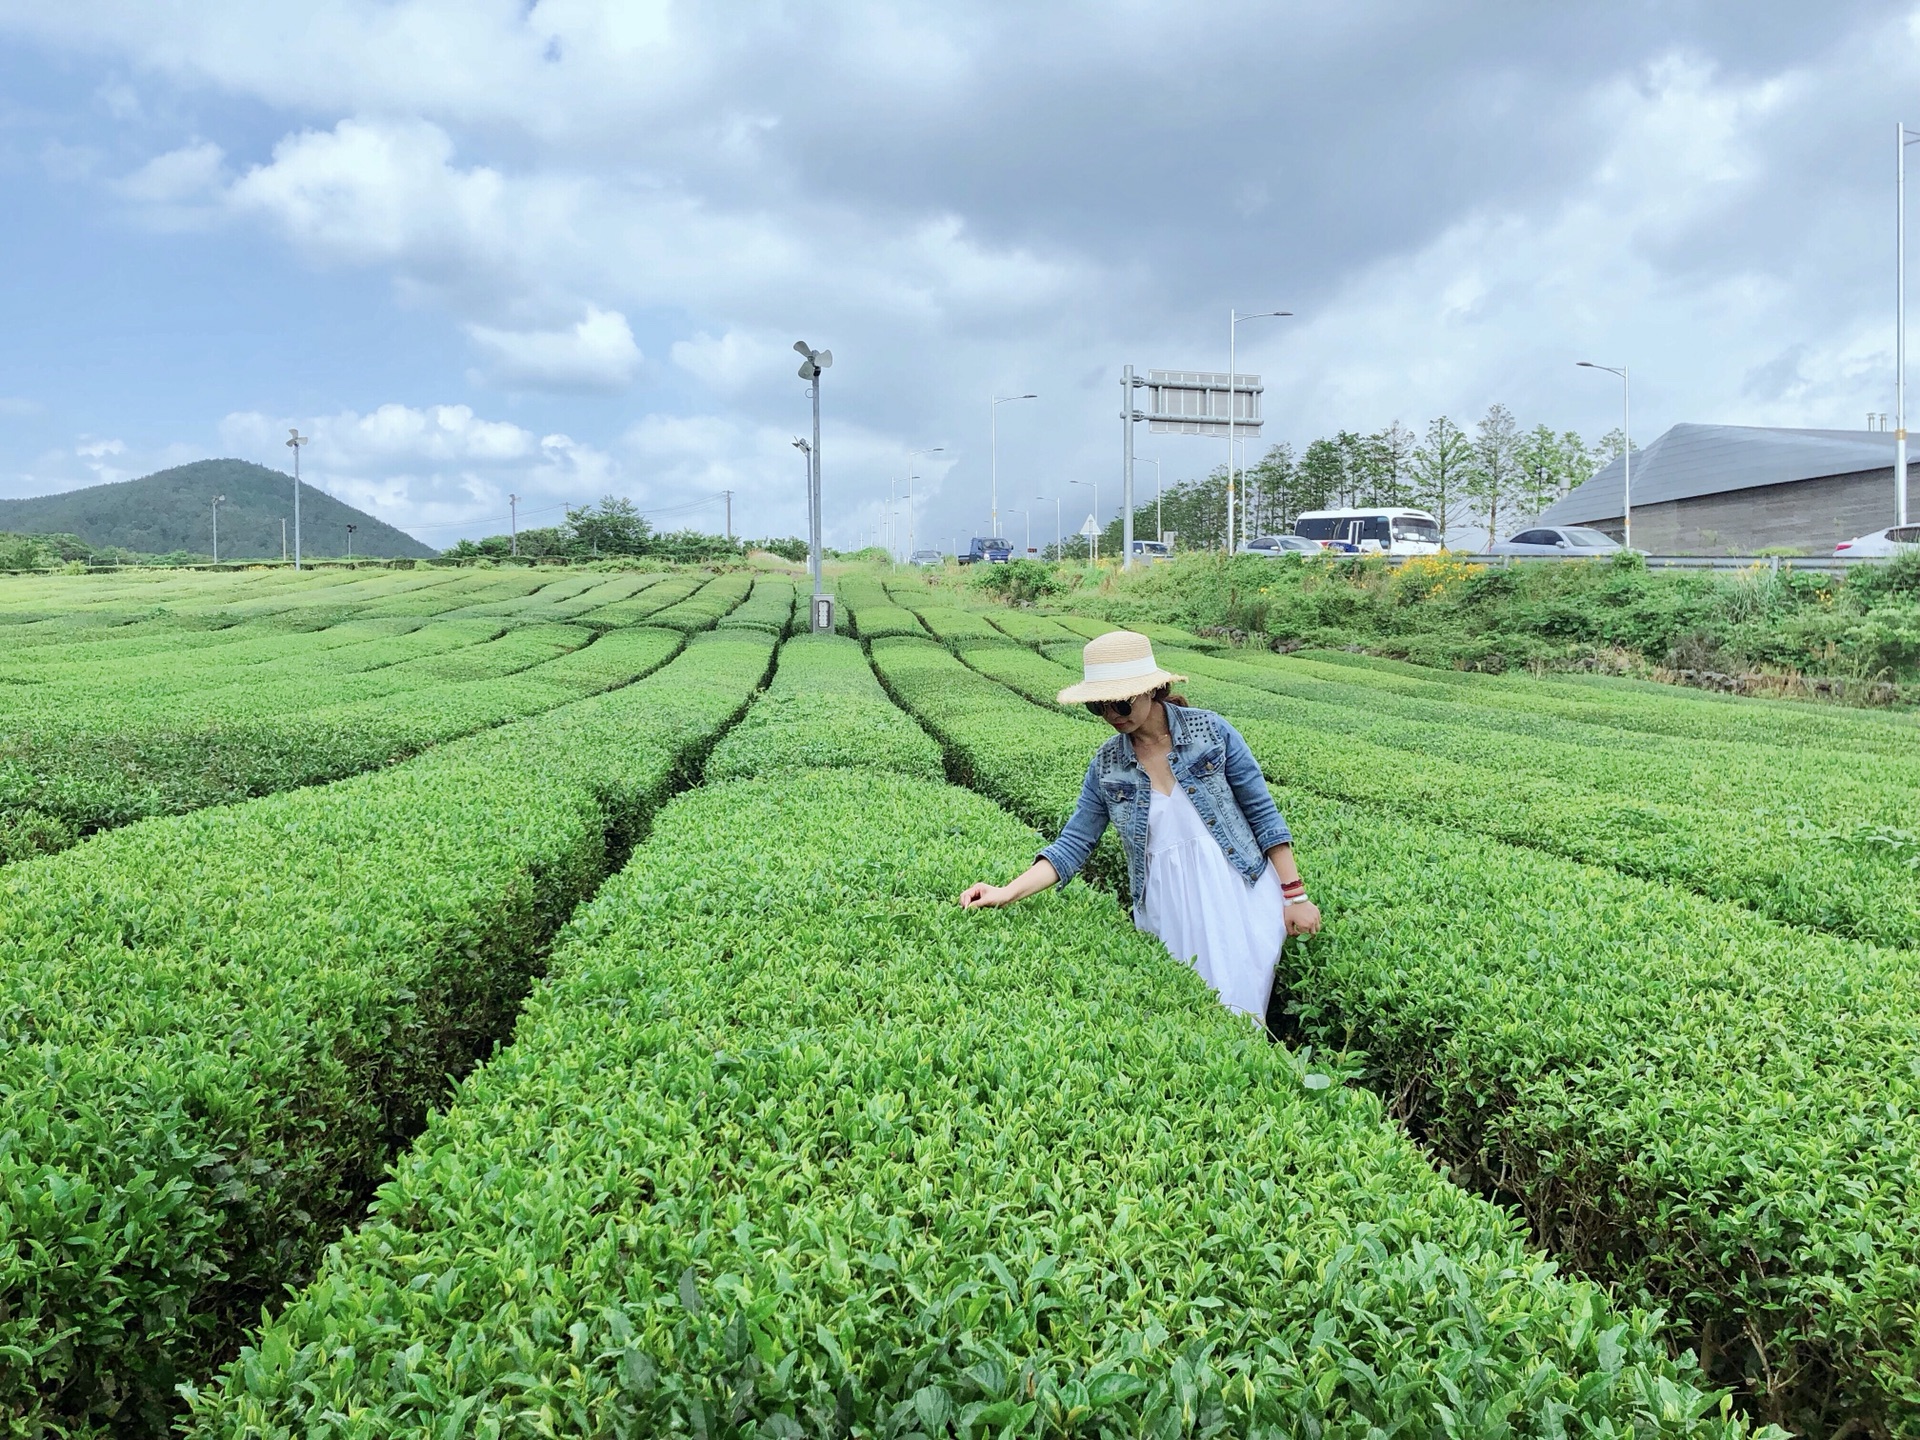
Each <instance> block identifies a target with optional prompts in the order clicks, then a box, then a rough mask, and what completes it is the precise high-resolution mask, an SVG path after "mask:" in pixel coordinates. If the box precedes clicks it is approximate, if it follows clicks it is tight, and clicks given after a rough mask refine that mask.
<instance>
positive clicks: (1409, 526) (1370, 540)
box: [1293, 505, 1440, 555]
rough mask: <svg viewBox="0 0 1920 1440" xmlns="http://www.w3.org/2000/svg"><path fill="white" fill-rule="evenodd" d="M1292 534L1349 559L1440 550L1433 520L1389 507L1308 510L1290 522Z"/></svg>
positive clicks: (1436, 523)
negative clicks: (1362, 556) (1356, 556)
mask: <svg viewBox="0 0 1920 1440" xmlns="http://www.w3.org/2000/svg"><path fill="white" fill-rule="evenodd" d="M1293 533H1294V534H1296V535H1298V536H1301V537H1302V538H1303V539H1307V540H1318V541H1319V542H1320V544H1321V545H1322V546H1323V547H1324V548H1326V549H1328V550H1344V551H1346V552H1347V553H1348V554H1350V555H1432V554H1434V553H1435V552H1436V551H1438V550H1439V548H1440V525H1439V522H1437V521H1436V520H1435V519H1434V518H1433V516H1431V515H1429V514H1428V513H1427V512H1426V511H1424V510H1408V509H1403V508H1401V507H1399V506H1393V505H1386V506H1379V507H1364V508H1357V509H1348V510H1308V511H1305V512H1304V513H1303V514H1302V515H1301V516H1300V518H1299V519H1297V520H1295V521H1294V522H1293Z"/></svg>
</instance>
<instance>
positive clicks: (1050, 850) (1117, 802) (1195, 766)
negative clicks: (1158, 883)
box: [1040, 705, 1293, 906]
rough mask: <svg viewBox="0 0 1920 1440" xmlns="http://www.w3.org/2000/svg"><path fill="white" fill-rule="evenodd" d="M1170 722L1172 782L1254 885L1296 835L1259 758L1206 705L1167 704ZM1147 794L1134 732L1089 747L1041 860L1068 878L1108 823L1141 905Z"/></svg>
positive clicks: (1063, 880)
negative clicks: (1074, 791) (1062, 823)
mask: <svg viewBox="0 0 1920 1440" xmlns="http://www.w3.org/2000/svg"><path fill="white" fill-rule="evenodd" d="M1167 728H1168V730H1170V731H1171V732H1172V735H1173V754H1172V756H1171V760H1170V768H1171V769H1172V771H1173V783H1174V784H1176V785H1178V786H1180V787H1181V788H1182V789H1183V790H1185V791H1186V792H1187V796H1188V798H1189V799H1191V800H1192V801H1193V808H1194V809H1196V810H1198V811H1199V812H1200V818H1201V819H1202V820H1204V821H1206V822H1207V829H1209V830H1210V831H1212V832H1213V837H1214V839H1216V840H1218V841H1219V842H1220V848H1221V849H1222V850H1224V851H1226V852H1227V859H1229V860H1231V861H1232V862H1233V867H1234V869H1236V870H1238V871H1239V872H1240V874H1241V876H1242V878H1244V879H1245V880H1246V882H1247V884H1248V885H1249V886H1251V885H1252V884H1253V883H1254V882H1255V881H1256V880H1258V879H1259V878H1260V876H1261V874H1262V873H1263V872H1264V871H1265V870H1266V868H1267V854H1266V852H1267V850H1268V849H1269V848H1271V847H1272V846H1275V845H1286V844H1290V843H1291V842H1292V840H1293V832H1292V831H1290V830H1288V829H1287V822H1286V821H1285V820H1284V819H1282V818H1281V815H1280V811H1279V808H1278V807H1277V806H1275V805H1274V803H1273V796H1271V795H1270V794H1268V793H1267V782H1266V780H1265V779H1264V778H1263V777H1262V775H1261V774H1260V764H1259V762H1258V761H1257V760H1255V759H1254V758H1253V752H1252V751H1251V750H1249V749H1248V748H1247V742H1246V741H1245V740H1242V739H1241V738H1240V732H1239V731H1238V730H1236V729H1234V728H1233V726H1231V725H1229V724H1228V723H1227V722H1226V721H1225V720H1224V719H1222V718H1221V717H1220V716H1218V715H1216V714H1214V713H1213V712H1212V711H1211V710H1195V709H1191V708H1189V707H1187V706H1182V705H1169V706H1167ZM1152 795H1153V785H1152V782H1151V781H1149V780H1148V779H1147V772H1146V771H1145V770H1143V769H1142V768H1141V767H1140V762H1139V760H1137V759H1136V758H1135V757H1134V753H1133V740H1132V738H1131V737H1130V736H1127V735H1115V736H1114V737H1113V738H1112V739H1110V740H1108V741H1107V742H1106V743H1105V744H1104V745H1102V746H1101V747H1100V748H1099V750H1097V751H1096V752H1095V753H1094V757H1093V762H1092V763H1091V764H1090V765H1088V766H1087V778H1086V782H1085V783H1084V784H1083V785H1081V787H1080V803H1079V804H1078V805H1076V806H1075V807H1074V811H1073V816H1072V818H1071V819H1069V820H1068V821H1067V828H1066V829H1064V830H1062V831H1061V832H1060V838H1059V839H1058V840H1056V841H1054V842H1053V844H1051V845H1049V846H1047V848H1046V849H1044V850H1042V851H1041V852H1040V858H1041V859H1042V860H1046V861H1048V862H1049V863H1051V864H1052V866H1053V868H1054V869H1055V870H1056V871H1058V872H1059V875H1060V881H1061V883H1062V884H1065V883H1066V882H1067V881H1068V880H1069V879H1071V878H1072V877H1073V876H1074V875H1076V874H1078V873H1079V871H1080V868H1081V867H1082V866H1083V865H1085V864H1086V863H1087V859H1088V857H1089V856H1091V855H1092V854H1093V847H1094V845H1095V844H1096V843H1097V842H1098V841H1099V839H1100V834H1101V832H1102V831H1103V830H1105V829H1106V828H1107V825H1108V824H1109V823H1111V824H1112V825H1113V828H1114V829H1115V830H1117V831H1119V832H1120V842H1121V845H1122V847H1123V848H1124V849H1125V851H1126V854H1127V880H1128V887H1129V889H1130V890H1131V891H1132V900H1133V904H1134V905H1135V906H1138V905H1139V904H1140V902H1141V901H1142V900H1143V899H1145V897H1146V893H1147V807H1148V806H1149V805H1150V804H1151V803H1152Z"/></svg>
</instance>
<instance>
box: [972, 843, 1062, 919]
mask: <svg viewBox="0 0 1920 1440" xmlns="http://www.w3.org/2000/svg"><path fill="white" fill-rule="evenodd" d="M1059 883H1060V872H1059V871H1057V870H1055V869H1054V868H1053V862H1052V861H1051V860H1049V859H1047V858H1046V857H1045V856H1044V855H1043V856H1041V857H1040V858H1039V859H1038V860H1036V861H1034V862H1033V864H1031V865H1029V866H1028V867H1027V869H1026V872H1025V873H1024V874H1021V875H1016V876H1015V877H1014V878H1013V879H1012V880H1010V881H1008V882H1007V883H1006V884H1005V885H989V884H987V882H986V881H984V880H982V881H981V882H980V883H979V884H977V885H969V886H968V887H967V888H966V889H965V890H963V891H961V892H960V908H961V909H963V910H979V909H982V908H985V909H990V910H997V909H999V907H1000V906H1002V905H1011V904H1013V902H1014V901H1016V900H1024V899H1026V898H1027V897H1028V896H1029V895H1038V894H1039V893H1040V892H1041V891H1042V890H1045V889H1046V888H1047V887H1048V886H1050V885H1058V884H1059Z"/></svg>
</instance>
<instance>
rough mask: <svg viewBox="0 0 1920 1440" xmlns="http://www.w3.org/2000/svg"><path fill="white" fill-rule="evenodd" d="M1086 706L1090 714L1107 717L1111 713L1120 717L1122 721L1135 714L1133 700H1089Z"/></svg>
mask: <svg viewBox="0 0 1920 1440" xmlns="http://www.w3.org/2000/svg"><path fill="white" fill-rule="evenodd" d="M1086 706H1087V711H1088V713H1089V714H1093V715H1106V714H1109V713H1111V714H1114V715H1118V716H1119V717H1120V718H1121V719H1122V720H1124V719H1126V718H1127V717H1128V716H1129V715H1131V714H1133V701H1131V700H1089V701H1087V702H1086Z"/></svg>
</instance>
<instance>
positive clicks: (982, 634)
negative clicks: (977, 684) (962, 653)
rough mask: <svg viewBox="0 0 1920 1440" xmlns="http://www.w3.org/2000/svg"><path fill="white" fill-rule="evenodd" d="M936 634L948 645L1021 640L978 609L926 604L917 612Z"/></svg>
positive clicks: (928, 627)
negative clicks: (1016, 638) (1000, 628)
mask: <svg viewBox="0 0 1920 1440" xmlns="http://www.w3.org/2000/svg"><path fill="white" fill-rule="evenodd" d="M914 613H915V614H917V615H918V616H919V617H920V619H921V622H922V623H923V624H925V625H926V627H927V630H928V631H929V632H930V633H931V634H932V635H933V637H934V638H935V639H937V640H939V641H940V642H941V643H942V644H946V645H1004V646H1013V645H1018V644H1019V643H1020V642H1019V641H1017V640H1015V639H1014V638H1013V637H1012V636H1010V635H1008V634H1006V633H1005V632H1004V631H1001V630H997V629H995V628H994V626H993V622H992V621H990V620H988V619H987V617H986V616H985V615H983V614H981V613H980V612H979V611H977V610H957V609H954V608H953V607H951V606H939V605H926V606H922V607H921V608H919V609H918V610H916V611H915V612H914Z"/></svg>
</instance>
